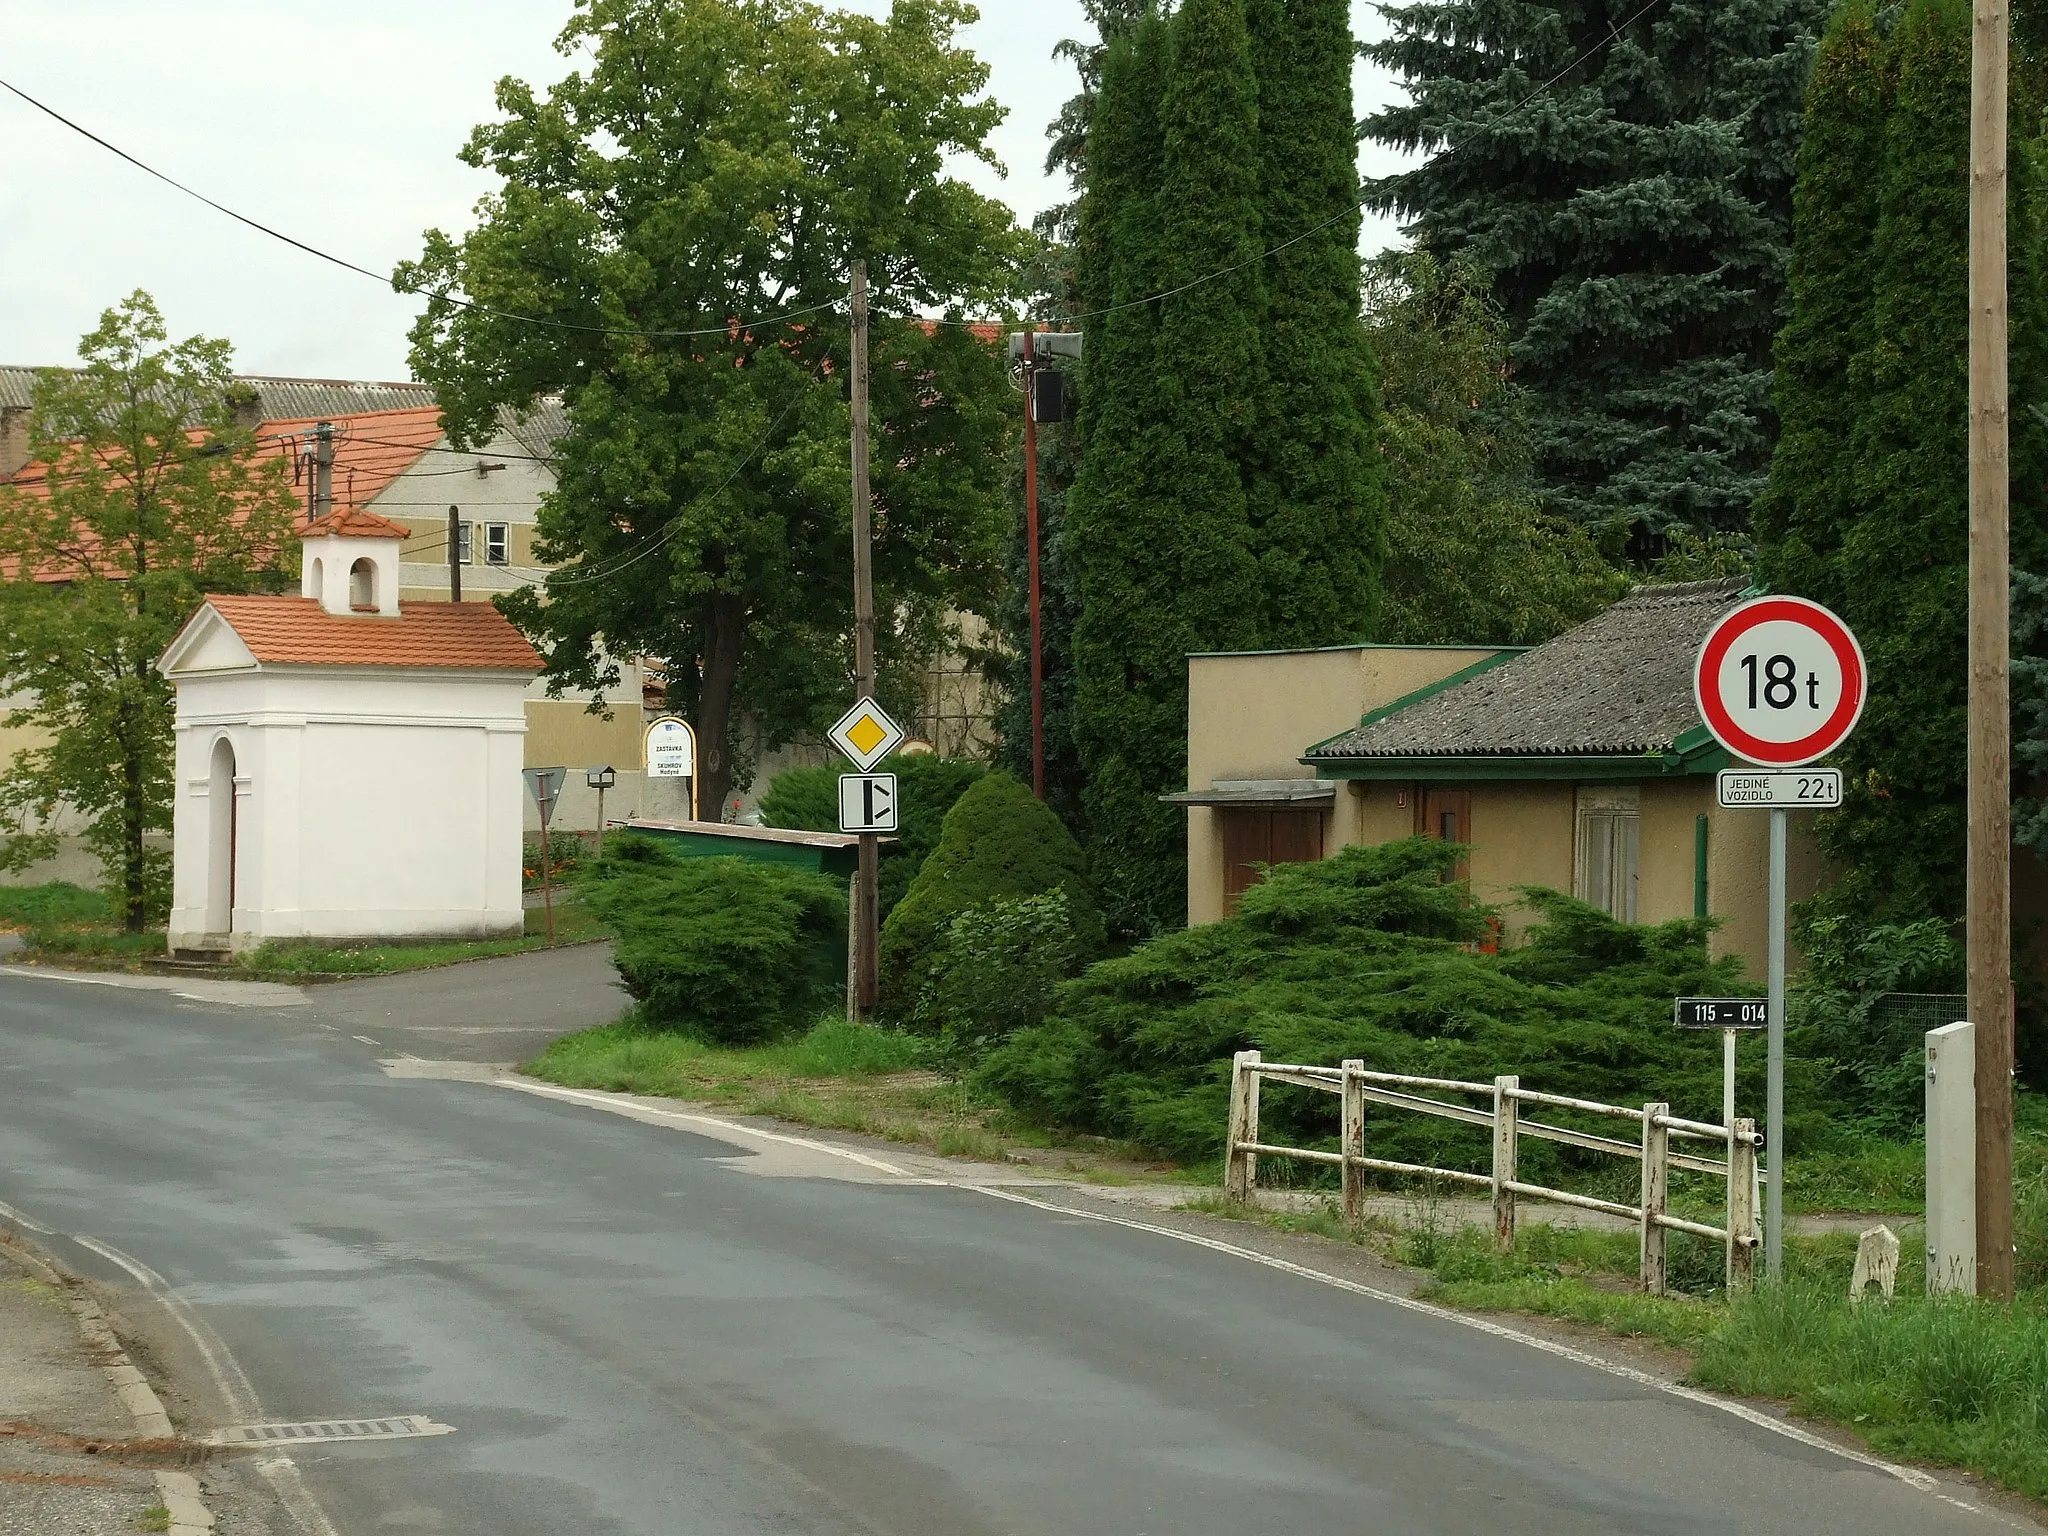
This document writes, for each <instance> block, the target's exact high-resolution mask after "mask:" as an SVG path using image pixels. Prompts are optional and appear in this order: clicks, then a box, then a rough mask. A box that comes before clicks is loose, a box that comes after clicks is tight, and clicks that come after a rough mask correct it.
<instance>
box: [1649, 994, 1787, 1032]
mask: <svg viewBox="0 0 2048 1536" xmlns="http://www.w3.org/2000/svg"><path fill="white" fill-rule="evenodd" d="M1766 1010H1767V1004H1766V1003H1765V1002H1764V1000H1763V999H1762V998H1760V997H1681V998H1679V999H1678V1000H1677V1004H1676V1007H1675V1009H1674V1011H1673V1014H1672V1022H1673V1023H1674V1024H1676V1025H1677V1026H1678V1027H1679V1028H1680V1029H1762V1028H1763V1027H1764V1025H1765V1024H1766V1023H1768V1022H1769V1020H1768V1019H1767V1017H1766Z"/></svg>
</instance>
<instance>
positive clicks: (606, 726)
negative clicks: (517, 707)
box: [526, 699, 646, 772]
mask: <svg viewBox="0 0 2048 1536" xmlns="http://www.w3.org/2000/svg"><path fill="white" fill-rule="evenodd" d="M645 730H646V725H645V723H644V722H643V721H642V719H641V715H640V711H639V710H637V709H633V708H630V707H629V708H624V709H620V708H616V707H615V708H614V709H613V711H612V717H611V719H609V720H606V719H605V718H604V717H603V716H602V715H593V714H591V713H590V712H589V711H588V710H587V709H585V708H584V707H583V706H582V705H581V704H579V703H577V702H576V701H575V700H574V699H528V700H527V701H526V766H527V767H529V768H546V767H553V766H556V765H558V764H559V765H562V766H566V767H571V768H588V767H591V766H593V765H595V764H599V763H609V764H610V765H611V766H612V767H614V768H617V769H620V770H622V771H625V772H631V771H633V770H636V769H638V768H640V767H642V766H643V765H642V763H641V761H640V753H641V738H642V735H643V733H644V732H645Z"/></svg>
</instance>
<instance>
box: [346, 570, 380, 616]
mask: <svg viewBox="0 0 2048 1536" xmlns="http://www.w3.org/2000/svg"><path fill="white" fill-rule="evenodd" d="M348 605H349V607H351V608H353V609H354V610H355V611H356V612H357V613H375V612H376V611H377V567H376V565H375V564H374V563H373V562H371V561H369V560H358V561H357V562H356V563H355V564H354V565H352V566H350V567H349V572H348Z"/></svg>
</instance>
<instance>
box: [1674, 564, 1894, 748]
mask: <svg viewBox="0 0 2048 1536" xmlns="http://www.w3.org/2000/svg"><path fill="white" fill-rule="evenodd" d="M1866 683H1867V674H1866V673H1865V671H1864V666H1863V648H1862V647H1861V646H1859V645H1858V644H1857V643H1856V637H1855V636H1854V635H1852V634H1850V633H1849V626H1848V625H1846V624H1844V623H1843V622H1842V621H1841V620H1840V619H1838V618H1836V617H1835V615H1834V614H1832V613H1830V612H1829V611H1828V610H1827V609H1825V608H1823V607H1821V605H1820V604H1819V603H1810V602H1808V601H1807V600H1806V599H1805V598H1803V597H1759V598H1753V599H1752V600H1751V601H1749V602H1746V603H1744V604H1742V605H1741V606H1740V607H1738V608H1735V609H1733V610H1732V611H1730V612H1729V613H1727V614H1725V615H1723V616H1722V618H1721V620H1720V622H1719V623H1717V624H1716V625H1715V626H1714V627H1713V628H1712V629H1711V630H1709V631H1708V632H1707V639H1706V643H1705V644H1704V645H1702V646H1701V647H1700V655H1699V661H1698V663H1697V665H1696V666H1695V667H1694V669H1693V696H1694V698H1695V699H1696V700H1697V701H1698V703H1699V707H1700V718H1701V719H1703V720H1705V721H1706V723H1707V729H1708V730H1709V731H1711V732H1712V733H1713V736H1714V739H1715V740H1716V741H1718V742H1720V743H1721V745H1722V746H1724V747H1726V748H1727V749H1728V750H1729V751H1730V752H1731V753H1733V754H1734V755H1735V756H1736V757H1739V758H1742V759H1743V760H1744V761H1746V762H1751V763H1756V764H1757V765H1759V766H1760V767H1765V768H1799V767H1803V766H1804V765H1806V764H1807V763H1811V762H1814V761H1817V760H1818V759H1820V758H1823V757H1825V756H1827V754H1828V753H1830V752H1832V751H1834V749H1835V748H1836V747H1838V746H1840V745H1841V744H1842V743H1843V742H1844V741H1845V740H1847V739H1848V736H1849V733H1850V732H1851V731H1852V730H1854V729H1855V728H1856V719H1857V717H1858V716H1859V715H1861V714H1862V713H1863V697H1864V691H1865V687H1866Z"/></svg>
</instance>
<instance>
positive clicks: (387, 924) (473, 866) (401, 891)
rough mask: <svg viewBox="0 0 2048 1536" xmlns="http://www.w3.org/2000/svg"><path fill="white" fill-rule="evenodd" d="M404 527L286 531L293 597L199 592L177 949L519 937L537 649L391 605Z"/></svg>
mask: <svg viewBox="0 0 2048 1536" xmlns="http://www.w3.org/2000/svg"><path fill="white" fill-rule="evenodd" d="M406 537H407V531H406V530H405V529H404V528H402V527H400V526H398V525H397V524H395V523H391V522H388V521H386V520H385V519H384V518H381V517H378V516H376V515H375V514H372V513H368V512H362V511H356V510H353V509H350V510H344V511H340V512H336V513H333V514H331V515H330V516H328V517H325V518H322V519H321V520H320V521H319V522H317V523H313V524H310V525H308V526H307V527H306V528H305V529H304V530H303V532H302V538H303V539H304V562H303V572H302V575H301V580H300V595H299V596H298V597H209V598H208V599H207V600H206V601H205V603H204V604H203V605H202V606H201V607H200V609H199V611H198V612H197V613H196V614H194V615H193V616H192V618H191V620H190V621H189V622H188V623H187V624H186V625H185V627H184V628H183V629H182V630H181V631H179V633H178V637H177V639H175V640H174V641H172V642H171V645H170V647H169V649H168V650H166V651H165V652H164V655H163V658H162V659H161V660H160V661H159V662H158V663H157V665H158V667H159V669H160V670H161V671H162V672H163V673H164V674H165V676H167V677H169V678H170V680H171V681H172V683H173V684H174V685H175V686H176V688H177V717H176V718H177V726H176V730H177V747H176V774H177V788H176V793H177V803H176V808H175V813H174V848H175V866H174V883H173V895H172V910H171V921H170V947H171V949H172V951H173V952H174V953H177V952H197V953H206V952H211V953H219V952H221V951H223V950H231V951H234V952H241V951H244V950H247V949H251V948H254V947H255V946H257V945H259V944H262V943H265V942H267V941H269V940H272V939H299V938H311V939H332V940H349V941H370V940H386V939H427V938H435V937H443V936H445V937H459V938H465V939H467V938H485V937H496V936H503V935H511V934H517V933H520V932H521V931H522V930H523V925H524V912H523V910H522V906H521V901H520V842H521V838H520V832H521V826H522V821H523V813H524V802H525V800H526V791H525V785H524V782H523V781H522V779H521V777H520V769H521V766H522V763H523V756H524V745H525V736H526V709H525V696H526V689H527V685H528V683H529V682H530V681H531V680H532V678H533V676H534V674H535V673H536V672H538V671H539V670H540V665H541V662H540V658H539V657H538V656H537V655H536V654H535V653H534V651H533V648H532V647H531V646H530V645H528V644H527V642H526V640H525V639H524V638H523V637H522V636H521V635H520V634H519V632H518V631H517V630H516V629H514V628H513V627H512V625H511V624H510V623H509V622H508V621H507V620H506V619H505V618H504V616H503V615H501V614H499V613H498V611H497V610H496V609H494V608H492V607H490V606H489V605H487V604H483V603H445V602H440V603H422V602H405V603H403V604H401V602H400V600H399V547H400V543H401V541H402V540H403V539H405V538H406Z"/></svg>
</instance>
